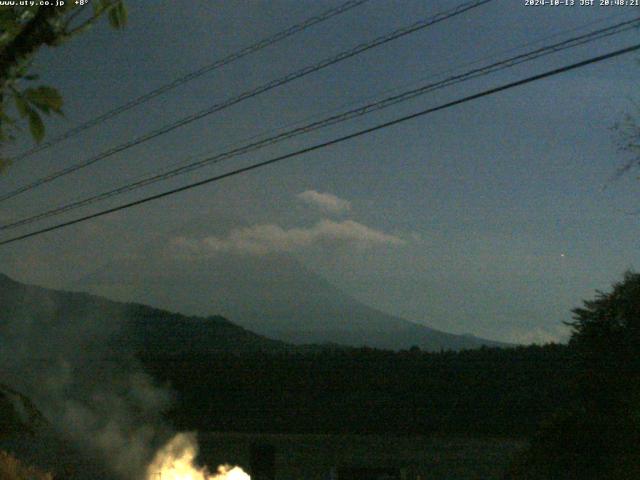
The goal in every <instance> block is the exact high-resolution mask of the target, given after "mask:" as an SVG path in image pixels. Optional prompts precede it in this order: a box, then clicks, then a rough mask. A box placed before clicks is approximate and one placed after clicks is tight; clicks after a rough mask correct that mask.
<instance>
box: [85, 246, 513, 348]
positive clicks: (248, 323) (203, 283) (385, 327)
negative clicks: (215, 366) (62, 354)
mask: <svg viewBox="0 0 640 480" xmlns="http://www.w3.org/2000/svg"><path fill="white" fill-rule="evenodd" d="M74 288H77V289H83V290H87V291H90V292H93V293H96V294H100V295H104V296H106V297H109V298H113V299H117V300H121V301H136V302H140V303H145V304H149V305H154V306H156V307H159V308H164V309H167V310H171V311H179V312H182V313H187V314H191V315H209V314H211V313H212V312H215V313H217V314H220V315H223V316H224V317H226V318H229V319H231V320H232V321H233V322H234V323H237V324H238V325H241V326H243V327H245V328H247V329H249V330H251V331H253V332H256V333H259V334H261V335H265V336H267V337H270V338H275V339H278V340H281V341H284V342H290V343H294V344H309V343H314V344H323V343H334V344H340V345H346V346H356V347H359V346H364V345H366V346H369V347H375V348H384V349H393V350H398V349H408V348H411V347H412V346H418V347H420V348H421V349H423V350H428V351H438V350H461V349H468V348H478V347H480V346H482V345H487V346H499V345H501V344H499V343H497V342H493V341H489V340H484V339H481V338H477V337H473V336H470V335H454V334H449V333H445V332H442V331H439V330H436V329H433V328H430V327H428V326H425V325H420V324H417V323H413V322H410V321H407V320H404V319H402V318H399V317H395V316H393V315H389V314H387V313H384V312H381V311H379V310H376V309H375V308H371V307H369V306H367V305H364V304H362V303H361V302H359V301H357V300H355V299H354V298H352V297H350V296H349V295H347V294H345V293H344V292H342V291H341V290H339V289H338V288H336V287H335V286H333V285H331V284H330V283H329V282H327V281H326V280H325V279H323V278H322V277H320V276H319V275H317V274H315V273H314V272H312V271H310V270H309V269H307V268H306V267H304V266H303V265H302V264H301V263H300V262H298V261H297V260H296V259H294V258H293V257H291V256H287V255H276V254H270V255H255V256H246V255H233V254H226V255H217V256H213V257H208V258H206V259H197V260H196V259H185V258H176V257H175V256H172V255H170V254H166V253H165V254H158V252H154V253H153V254H149V255H147V256H143V257H140V256H137V257H135V258H130V259H127V260H126V262H125V261H123V262H122V263H111V264H109V265H107V266H105V267H102V268H101V269H99V270H97V271H95V272H94V273H93V274H91V275H88V276H86V277H84V278H83V279H82V281H81V282H79V283H77V284H75V285H74Z"/></svg>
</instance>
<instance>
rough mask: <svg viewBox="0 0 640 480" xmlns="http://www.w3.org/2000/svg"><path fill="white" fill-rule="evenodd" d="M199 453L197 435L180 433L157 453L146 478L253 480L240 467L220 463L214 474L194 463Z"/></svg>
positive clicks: (166, 479)
mask: <svg viewBox="0 0 640 480" xmlns="http://www.w3.org/2000/svg"><path fill="white" fill-rule="evenodd" d="M197 455H198V443H197V442H196V438H195V435H193V434H190V433H179V434H177V435H176V436H175V437H173V438H172V439H171V440H170V441H169V442H168V443H167V444H166V445H165V446H164V447H162V448H161V449H160V450H158V452H157V453H156V456H155V458H154V459H153V462H151V464H150V465H149V467H147V478H146V480H251V477H250V476H249V475H247V474H246V473H245V472H244V471H243V470H242V468H240V467H231V466H230V465H220V466H219V467H218V471H217V472H216V473H214V474H211V473H209V471H208V470H207V468H206V467H203V468H199V467H196V466H195V465H194V463H193V462H194V460H195V458H196V456H197Z"/></svg>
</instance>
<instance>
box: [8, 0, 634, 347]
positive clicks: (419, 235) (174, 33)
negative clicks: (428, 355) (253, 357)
mask: <svg viewBox="0 0 640 480" xmlns="http://www.w3.org/2000/svg"><path fill="white" fill-rule="evenodd" d="M459 3H462V2H458V1H452V0H446V1H445V0H440V1H430V2H423V1H413V0H403V1H387V0H370V1H369V2H367V3H365V4H364V5H361V6H359V7H357V8H355V9H353V10H351V11H349V12H347V13H344V14H342V15H340V16H338V17H335V18H333V19H331V20H328V21H326V22H323V23H321V24H319V25H316V26H314V27H311V28H310V29H308V30H306V31H305V32H303V33H299V34H297V35H295V36H293V37H291V38H289V39H287V40H285V41H283V42H280V43H278V44H276V45H272V46H270V47H267V48H265V49H263V50H261V51H260V52H257V53H254V54H252V55H249V56H247V57H245V58H243V59H241V60H239V61H237V62H234V63H232V64H230V65H227V66H225V67H223V68H221V69H218V70H216V71H214V72H210V73H208V74H206V75H204V76H202V77H200V78H198V79H196V80H194V81H191V82H188V83H187V84H185V85H182V86H180V87H178V88H176V89H175V90H173V91H172V92H170V93H169V94H166V95H162V96H160V97H158V98H156V99H154V100H152V101H150V102H148V103H146V104H144V106H142V107H138V108H136V109H134V110H131V111H129V112H127V113H125V114H123V115H120V116H118V117H116V118H113V119H111V120H109V121H108V122H104V123H102V124H100V125H99V126H97V127H95V128H93V129H91V130H88V131H86V132H84V133H83V134H81V135H78V136H77V137H74V138H72V139H70V140H67V141H65V142H62V143H60V144H58V145H56V146H55V147H53V148H50V149H47V150H45V151H43V152H41V153H39V154H37V155H34V156H32V157H29V158H26V159H24V160H21V161H19V162H16V163H15V164H14V165H12V166H11V167H10V169H9V170H8V172H7V173H6V174H5V175H3V176H2V177H1V178H0V193H2V192H7V191H11V190H13V189H15V188H17V187H19V186H21V185H23V184H25V183H28V182H30V181H32V180H34V179H36V178H40V177H42V176H43V175H46V174H48V173H51V172H54V171H57V170H59V169H60V168H64V167H66V166H68V165H72V164H75V163H77V162H79V161H82V160H84V159H86V158H89V157H90V156H92V155H95V154H97V153H100V152H102V151H104V150H105V149H107V148H110V147H112V146H113V145H117V144H120V143H122V142H124V141H128V140H130V139H132V138H134V137H136V136H138V135H142V134H144V133H146V132H148V131H151V130H153V129H155V128H159V127H161V126H163V125H165V124H167V123H171V122H173V121H175V120H176V119H179V118H182V117H184V116H187V115H190V114H192V113H194V112H197V111H199V110H202V109H203V108H206V107H208V106H210V105H213V104H216V103H219V102H221V101H223V100H224V99H226V98H229V97H232V96H235V95H238V94H240V93H242V92H244V91H246V90H250V89H252V88H255V87H256V86H258V85H262V84H263V83H266V82H268V81H270V80H272V79H275V78H279V77H281V76H283V75H286V74H287V73H289V72H292V71H295V70H297V69H300V68H302V67H305V66H307V65H313V64H315V63H317V62H318V61H320V60H322V59H324V58H327V57H330V56H332V55H335V54H337V53H339V52H341V51H343V50H346V49H348V48H352V47H354V46H355V45H358V44H360V43H363V42H367V41H369V40H371V39H373V38H375V37H377V36H379V35H383V34H386V33H388V32H390V31H392V30H394V29H397V28H400V27H403V26H405V25H409V24H411V23H413V22H416V21H418V20H420V19H422V18H425V17H428V16H431V15H434V14H436V13H439V12H442V11H444V10H447V9H450V8H453V7H454V6H456V5H458V4H459ZM576 3H577V4H576V5H574V6H548V5H547V6H526V5H525V2H524V1H520V0H494V1H493V2H490V3H489V4H487V5H483V6H481V7H478V8H476V9H474V10H471V11H469V12H466V13H464V14H461V15H459V16H457V17H455V18H452V19H450V20H447V21H444V22H441V23H438V24H436V25H433V26H431V27H429V28H426V29H424V30H422V31H420V32H417V33H414V34H411V35H408V36H406V37H403V38H401V39H398V40H395V41H393V42H389V43H387V44H385V45H383V46H380V47H378V48H375V49H372V50H370V51H368V52H365V53H363V54H361V55H358V56H356V57H353V58H351V59H349V60H346V61H344V62H341V63H339V64H337V65H333V66H330V67H328V68H325V69H323V70H322V71H319V72H316V73H313V74H311V75H308V76H306V77H305V78H302V79H299V80H296V81H293V82H291V83H289V84H287V85H285V86H282V87H279V88H277V89H274V90H272V91H270V92H268V93H266V94H263V95H260V96H257V97H255V98H252V99H250V100H247V101H245V102H242V103H240V104H238V105H235V106H233V107H231V108H229V109H227V110H225V111H222V112H219V113H217V114H214V115H211V116H208V117H206V118H204V119H201V120H199V121H196V122H193V123H190V124H189V125H187V126H184V127H182V128H180V129H177V130H174V131H173V132H170V133H168V134H166V135H163V136H161V137H159V138H157V139H154V140H153V141H150V142H146V143H144V144H142V145H138V146H136V147H134V148H131V149H128V150H127V151H126V152H122V153H120V154H117V155H115V156H113V157H110V158H109V159H105V160H104V161H101V162H98V163H97V164H95V165H93V166H91V167H89V168H86V169H84V170H81V171H79V172H76V173H74V174H72V175H68V176H66V177H64V178H61V179H58V180H56V181H53V182H51V183H49V184H47V185H44V186H42V187H40V188H38V189H34V190H32V191H30V192H27V193H25V194H23V195H20V196H17V197H15V198H13V199H10V200H7V201H4V202H2V203H1V204H0V221H1V222H2V223H7V222H11V221H13V220H17V219H21V218H23V217H25V216H29V215H33V214H35V213H38V212H41V211H44V210H47V209H50V208H52V207H56V206H59V205H63V204H65V203H68V202H70V201H74V200H77V199H81V198H84V197H85V196H87V195H91V194H95V193H97V192H102V191H104V190H108V189H110V188H114V187H116V186H119V185H122V184H125V183H128V182H130V181H132V180H134V179H137V178H140V177H143V176H146V175H148V174H151V173H155V172H157V171H160V170H162V169H164V168H167V167H168V166H175V165H180V164H183V163H185V162H187V161H188V159H189V158H200V157H201V156H202V155H204V154H212V153H219V152H224V151H226V150H228V149H230V148H232V147H234V146H237V145H242V144H245V143H247V142H248V141H249V140H248V139H250V138H253V137H255V136H264V135H271V134H273V133H274V132H278V131H281V129H283V128H285V127H286V129H288V128H291V127H292V126H294V125H299V124H304V123H307V122H310V121H312V120H315V119H319V118H324V117H326V116H329V115H331V114H335V113H337V112H340V111H343V110H345V109H347V108H353V107H355V106H358V105H361V104H363V103H365V102H367V101H370V100H372V99H379V98H383V97H385V96H388V95H391V94H392V93H395V92H399V91H402V90H405V89H408V88H412V87H415V86H417V85H421V84H424V83H428V82H431V81H434V79H435V80H438V79H441V78H445V77H447V76H449V75H453V74H457V73H461V72H465V71H467V70H469V69H472V68H476V67H478V66H480V65H483V64H485V63H488V62H491V61H496V60H498V59H502V58H505V57H507V56H512V55H515V54H516V53H521V52H524V51H528V50H530V49H532V48H535V47H539V46H541V45H546V44H547V43H550V42H554V41H559V40H561V39H564V38H568V37H571V36H574V35H577V34H579V33H585V32H587V31H589V30H592V29H595V28H601V27H603V26H606V25H610V24H613V23H616V22H620V21H623V20H628V19H631V18H633V17H634V16H637V15H638V9H637V7H628V6H624V7H619V6H618V7H614V6H609V7H604V6H603V7H600V6H598V5H594V6H591V7H587V6H580V5H579V3H580V2H578V1H577V2H576ZM339 4H340V2H336V1H302V0H298V1H292V0H289V1H284V0H271V1H250V2H249V1H233V2H232V1H225V2H209V1H190V2H175V1H156V0H154V1H147V0H138V1H135V0H130V1H128V2H127V6H128V10H129V24H128V25H127V28H126V29H125V30H123V31H114V30H112V29H109V28H107V27H106V26H105V25H103V24H101V25H98V26H97V27H96V28H94V29H92V30H90V31H88V32H86V33H85V34H83V35H82V36H79V37H77V38H74V39H73V40H71V41H70V42H69V43H68V44H65V45H64V46H61V47H57V48H50V49H49V48H47V49H43V50H41V51H40V52H39V53H38V55H37V56H36V58H35V62H34V69H35V70H36V71H37V72H38V73H40V74H41V77H42V81H43V82H46V83H47V84H50V85H54V86H56V87H57V88H58V89H59V90H60V92H61V93H62V95H63V96H64V99H65V107H64V111H65V116H64V118H51V119H49V120H48V121H47V135H48V136H49V137H53V136H55V135H56V134H59V133H62V132H64V131H66V130H67V129H69V128H71V127H73V126H74V125H77V124H78V123H81V122H83V121H85V120H88V119H91V118H93V117H95V116H97V115H99V114H101V113H103V112H105V111H107V110H109V109H111V108H113V107H115V106H117V105H120V104H122V103H124V102H126V101H128V100H130V99H132V98H135V97H137V96H139V95H142V94H144V93H146V92H148V91H149V90H151V89H153V88H156V87H159V86H161V85H163V84H165V83H167V82H170V81H172V80H174V79H175V78H177V77H180V76H182V75H184V74H186V73H189V72H191V71H193V70H196V69H198V68H200V67H202V66H204V65H207V64H210V63H212V62H213V61H214V60H216V59H219V58H222V57H224V56H226V55H228V54H230V53H233V52H235V51H237V50H239V49H240V48H243V47H245V46H247V45H250V44H252V43H254V42H256V41H258V40H260V39H262V38H264V37H266V36H268V35H271V34H274V33H276V32H278V31H280V30H284V29H285V28H287V27H289V26H291V25H294V24H296V23H299V22H301V21H303V20H304V19H306V18H308V17H310V16H313V15H316V14H318V13H320V12H322V11H324V10H326V9H328V8H331V7H332V6H337V5H339ZM639 38H640V35H639V31H638V29H635V30H633V31H631V32H627V33H625V34H622V35H618V36H615V37H610V38H607V39H604V40H599V41H598V42H595V43H593V44H589V45H586V46H582V47H578V48H575V49H571V50H568V51H564V52H560V53H557V54H554V55H551V56H548V57H545V58H543V59H539V60H536V61H533V62H529V63H526V64H523V65H519V66H517V67H514V68H511V69H508V70H505V71H502V72H499V73H496V74H493V75H488V76H485V77H482V78H479V79H476V80H473V81H469V82H465V83H461V84H458V85H455V86H452V87H449V88H447V89H443V90H439V91H437V92H433V93H431V94H428V95H424V96H421V97H418V98H416V99H414V100H411V101H408V102H406V103H403V104H401V105H398V106H394V107H391V108H388V109H386V110H383V111H381V112H377V113H374V114H370V115H367V116H364V117H361V118H359V119H356V120H351V121H349V122H345V123H343V124H340V125H336V126H332V127H329V128H326V129H323V130H320V131H318V132H314V133H311V134H308V135H304V136H300V137H297V138H295V139H292V140H288V141H286V142H282V143H280V144H278V145H274V146H270V147H267V148H265V149H262V150H260V151H258V152H253V153H250V154H247V155H244V156H242V157H238V158H234V159H230V160H227V161H225V162H221V163H219V164H216V165H211V166H207V167H205V168H202V169H199V170H196V171H193V172H190V173H188V174H185V175H182V176H179V177H176V178H173V179H171V180H169V181H165V182H162V183H159V184H155V185H153V186H150V187H146V188H145V189H143V190H139V191H136V192H131V193H128V194H125V195H122V196H119V197H117V198H113V199H110V200H108V201H105V202H102V203H100V204H96V205H92V206H89V207H85V208H83V209H79V210H76V211H74V212H70V213H68V214H65V215H61V216H59V217H55V218H53V219H49V220H47V221H45V222H42V223H38V224H33V225H31V226H28V227H22V228H20V229H16V230H11V231H10V232H4V233H3V234H2V235H1V236H0V238H2V239H4V238H9V236H13V235H15V234H18V233H27V232H29V231H31V230H32V229H34V228H35V227H36V226H37V227H44V226H48V225H53V224H54V223H56V222H58V221H61V220H69V219H73V218H76V217H77V216H80V215H82V214H88V213H91V212H94V211H97V210H98V209H103V208H108V207H111V206H116V205H119V204H121V203H124V202H126V201H130V200H134V199H137V198H139V197H141V196H142V195H148V194H152V193H158V192H161V191H164V190H167V189H169V188H172V187H177V186H181V185H185V184H187V183H189V182H193V181H197V180H199V179H203V178H205V177H208V176H212V175H216V174H221V173H224V172H226V171H229V170H232V169H234V168H238V167H241V166H245V165H249V164H251V163H254V162H258V161H263V160H266V159H269V158H272V157H274V156H277V155H282V154H285V153H288V152H292V151H295V150H298V149H301V148H304V147H307V146H310V145H313V144H315V143H319V142H323V141H327V140H330V139H332V138H336V137H339V136H342V135H345V134H348V133H351V132H355V131H357V130H360V129H362V128H366V127H369V126H373V125H376V124H378V123H382V122H384V121H388V120H391V119H394V118H398V117H401V116H403V115H407V114H410V113H413V112H416V111H419V110H423V109H425V108H429V107H433V106H436V105H439V104H442V103H445V102H448V101H451V100H454V99H457V98H461V97H464V96H467V95H471V94H473V93H476V92H479V91H482V90H484V89H487V88H491V87H494V86H497V85H500V84H503V83H507V82H511V81H515V80H517V79H520V78H525V77H527V76H530V75H534V74H536V73H540V72H543V71H546V70H549V69H552V68H557V67H560V66H562V65H565V64H568V63H572V62H576V61H579V60H583V59H586V58H589V57H592V56H595V55H599V54H602V53H606V52H609V51H613V50H615V49H618V48H621V47H624V46H628V45H632V44H634V43H636V42H638V39H639ZM639 67H640V65H639V64H638V55H637V54H635V55H634V54H631V55H626V56H622V57H618V58H616V59H612V60H609V61H606V62H601V63H598V64H596V65H592V66H588V67H585V68H583V69H579V70H575V71H572V72H569V73H566V74H563V75H559V76H555V77H552V78H549V79H545V80H542V81H538V82H535V83H532V84H528V85H525V86H522V87H518V88H515V89H511V90H509V91H506V92H502V93H498V94H496V95H492V96H490V97H486V98H482V99H479V100H476V101H473V102H469V103H465V104H463V105H459V106H456V107H453V108H450V109H446V110H443V111H440V112H436V113H434V114H432V115H427V116H424V117H421V118H419V119H415V120H412V121H409V122H405V123H402V124H400V125H396V126H393V127H389V128H386V129H383V130H379V131H377V132H374V133H371V134H368V135H365V136H361V137H359V138H356V139H353V140H349V141H346V142H342V143H340V144H337V145H333V146H330V147H328V148H323V149H321V150H317V151H315V152H312V153H309V154H305V155H301V156H297V157H295V158H291V159H289V160H286V161H283V162H280V163H278V164H276V165H271V166H267V167H265V168H261V169H258V170H254V171H251V172H248V173H245V174H241V175H237V176H234V177H231V178H227V179H224V180H222V181H220V182H216V183H214V184H209V185H206V186H202V187H199V188H196V189H192V190H190V191H188V192H183V193H180V194H177V195H173V196H170V197H166V198H164V199H161V200H158V201H155V202H150V203H147V204H145V205H142V206H139V207H134V208H131V209H128V210H126V211H122V212H117V213H114V214H110V215H108V216H103V217H101V218H98V219H95V220H91V221H88V222H85V223H82V224H78V225H74V226H70V227H68V228H65V229H61V230H57V231H55V232H50V233H46V234H43V235H40V236H38V237H34V238H31V239H26V240H24V241H20V242H16V243H13V244H10V245H5V246H1V247H0V265H1V267H0V270H1V271H2V272H3V273H5V274H8V275H10V276H12V277H13V278H15V279H17V280H20V281H24V282H28V283H35V284H39V285H43V286H47V287H52V288H69V286H71V285H77V282H78V281H79V279H82V278H83V277H85V276H86V275H90V274H91V273H92V272H93V271H95V270H96V269H99V268H101V266H104V265H108V264H110V263H114V262H118V263H120V262H122V259H126V258H128V257H129V256H131V257H133V256H136V255H138V254H139V253H140V252H141V251H144V250H145V248H146V246H147V245H149V244H150V242H154V244H157V243H158V242H159V243H164V244H166V245H168V246H169V247H170V248H169V249H168V251H169V252H174V254H175V255H178V256H179V255H186V254H188V255H190V256H193V255H202V256H206V255H225V254H227V253H229V252H232V253H233V254H243V255H247V256H259V255H266V254H270V253H274V252H276V253H285V254H287V255H293V256H294V257H295V258H296V259H298V260H299V261H300V262H301V263H302V264H304V265H305V266H307V267H308V268H309V269H311V270H313V271H314V272H316V273H318V274H320V275H321V276H322V277H324V278H325V279H327V280H328V281H329V282H331V283H332V284H334V285H335V286H337V287H338V288H340V289H342V290H343V291H345V292H346V293H348V294H349V295H352V296H353V297H355V298H356V299H358V300H360V301H362V302H364V303H366V304H368V305H370V306H373V307H376V308H378V309H380V310H383V311H385V312H388V313H391V314H394V315H397V316H401V317H404V318H406V319H408V320H411V321H414V322H417V323H423V324H426V325H429V326H431V327H434V328H438V329H440V330H444V331H447V332H452V333H470V334H474V335H478V336H481V337H485V338H490V339H495V340H502V341H509V342H523V343H529V342H545V341H552V340H562V339H563V338H566V334H567V329H566V328H565V327H564V326H563V324H562V322H563V321H569V320H571V313H570V310H571V309H572V308H574V307H577V306H579V305H580V303H581V301H582V300H583V299H588V298H591V297H593V295H594V293H595V290H596V289H600V290H606V289H608V288H609V286H610V285H611V283H612V282H614V281H616V280H618V279H620V278H621V276H622V273H623V272H624V271H625V270H627V269H633V268H636V269H637V268H638V266H639V265H640V252H639V250H638V238H640V235H639V233H640V232H639V222H640V215H638V214H633V212H634V210H637V205H638V202H637V200H638V198H640V182H639V181H638V179H637V178H636V177H637V172H631V174H629V175H626V176H623V177H621V178H614V177H615V173H616V171H617V169H618V168H619V167H620V166H621V165H624V164H625V162H627V161H629V160H630V157H628V156H625V154H624V153H622V152H620V151H619V150H618V146H617V142H616V140H617V136H616V131H615V129H613V128H612V127H613V126H614V125H615V123H616V122H618V121H620V120H621V119H622V118H623V117H624V115H625V114H628V113H633V112H634V108H635V107H634V101H635V102H637V100H638V93H637V78H638V69H639ZM30 142H31V139H30V138H29V137H28V135H26V134H23V135H22V136H21V138H20V139H19V140H18V142H17V143H16V145H14V146H12V147H10V150H9V151H10V152H14V153H16V152H20V151H22V150H24V149H25V148H27V147H29V146H30V145H31V143H30ZM185 252H186V253H185ZM150 288H152V287H150ZM211 313H215V312H211ZM231 320H233V319H231Z"/></svg>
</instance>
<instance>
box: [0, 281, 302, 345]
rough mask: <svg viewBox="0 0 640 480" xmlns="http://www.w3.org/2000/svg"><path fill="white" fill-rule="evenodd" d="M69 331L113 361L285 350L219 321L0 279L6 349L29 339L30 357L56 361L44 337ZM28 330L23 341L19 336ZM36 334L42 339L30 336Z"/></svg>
mask: <svg viewBox="0 0 640 480" xmlns="http://www.w3.org/2000/svg"><path fill="white" fill-rule="evenodd" d="M69 328H73V329H74V335H73V338H74V339H80V338H82V337H84V339H85V341H83V342H81V344H82V345H83V348H84V349H90V348H91V345H92V344H93V343H95V342H100V347H101V349H102V350H104V345H103V342H104V341H105V339H107V340H106V341H108V342H109V344H110V345H109V346H110V351H112V352H113V353H114V355H115V354H116V353H117V352H128V353H129V352H141V353H147V354H156V353H162V354H163V355H182V354H187V353H188V354H204V353H213V352H217V351H225V352H229V351H231V352H236V353H243V352H256V351H265V352H267V351H268V352H270V351H282V350H286V349H287V348H289V347H288V346H287V345H286V344H284V343H282V342H279V341H275V340H271V339H268V338H265V337H263V336H260V335H257V334H254V333H252V332H249V331H247V330H245V329H244V328H242V327H239V326H238V325H234V324H233V323H231V322H229V321H228V320H226V319H225V318H223V317H220V316H208V317H196V316H185V315H180V314H178V313H171V312H168V311H164V310H159V309H156V308H152V307H148V306H145V305H140V304H135V303H123V302H116V301H112V300H108V299H105V298H102V297H99V296H95V295H90V294H87V293H79V292H67V291H60V290H52V289H47V288H41V287H36V286H32V285H26V284H22V283H19V282H16V281H14V280H12V279H10V278H9V277H7V276H6V275H2V274H0V339H1V340H2V343H3V344H4V345H5V346H6V345H11V344H16V343H19V341H18V340H19V339H20V338H21V337H22V336H24V337H27V336H28V337H29V340H30V342H32V345H31V349H30V350H31V351H32V352H33V351H36V350H37V351H39V352H41V353H42V356H43V357H47V356H48V355H49V354H51V355H55V354H56V353H57V352H50V350H51V348H50V345H51V341H50V340H51V339H50V338H47V337H50V336H51V335H56V337H63V336H69V332H68V329H69ZM22 329H24V330H23V331H22V332H21V331H20V330H22ZM27 329H28V330H29V331H28V335H22V334H23V333H24V332H25V331H27ZM38 329H40V330H41V331H42V332H46V334H44V335H34V334H33V332H34V331H37V330H38ZM58 332H59V333H60V335H57V333H58ZM12 340H15V341H12ZM92 342H93V343H92ZM78 343H80V342H78Z"/></svg>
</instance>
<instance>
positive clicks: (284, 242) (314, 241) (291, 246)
mask: <svg viewBox="0 0 640 480" xmlns="http://www.w3.org/2000/svg"><path fill="white" fill-rule="evenodd" d="M172 243H173V247H174V248H177V249H179V253H184V254H192V255H198V256H200V255H203V256H210V255H215V254H219V253H224V252H229V253H238V254H250V255H266V254H269V253H285V252H294V251H297V250H300V249H302V248H307V247H312V246H316V245H324V246H339V245H345V244H346V245H354V246H361V247H362V246H375V245H402V244H404V243H405V241H404V240H403V239H401V238H400V237H398V236H395V235H390V234H388V233H384V232H382V231H379V230H375V229H373V228H370V227H367V226H366V225H363V224H361V223H358V222H355V221H353V220H345V221H341V222H335V221H333V220H321V221H319V222H318V223H316V224H315V225H313V226H311V227H308V228H299V227H298V228H290V229H284V228H282V227H280V226H278V225H274V224H264V225H254V226H251V227H245V228H238V229H234V230H231V231H230V232H229V233H228V234H227V235H226V236H224V237H218V236H208V237H204V238H199V239H189V238H186V237H177V238H175V239H174V240H173V242H172Z"/></svg>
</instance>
